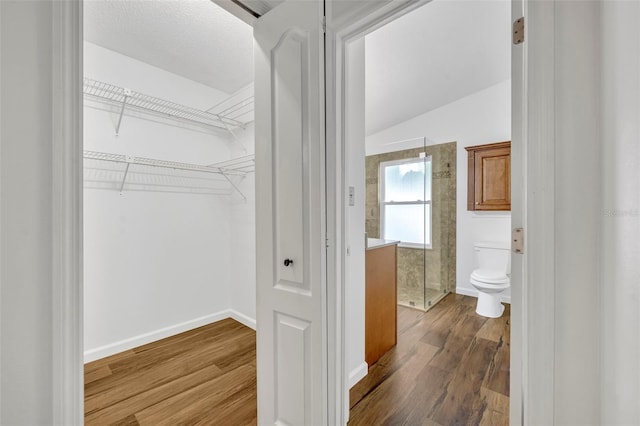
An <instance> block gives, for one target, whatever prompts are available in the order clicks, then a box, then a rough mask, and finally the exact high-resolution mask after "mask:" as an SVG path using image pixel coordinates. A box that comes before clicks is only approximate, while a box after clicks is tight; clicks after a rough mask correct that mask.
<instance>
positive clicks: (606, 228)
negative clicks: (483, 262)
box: [583, 1, 640, 425]
mask: <svg viewBox="0 0 640 426" xmlns="http://www.w3.org/2000/svg"><path fill="white" fill-rule="evenodd" d="M602 13H603V15H602V21H601V22H602V52H603V56H602V58H601V61H600V63H601V64H602V80H603V84H602V86H601V90H602V92H601V96H602V107H601V108H602V109H601V111H602V114H603V121H602V136H601V144H600V147H599V148H600V154H601V156H600V157H599V158H598V160H599V161H602V172H603V175H602V194H603V198H602V205H601V207H602V209H603V210H602V211H601V212H598V214H600V215H602V219H601V222H602V249H601V250H600V253H601V256H602V260H603V262H602V268H601V269H600V271H599V273H600V274H601V275H600V280H599V281H600V282H599V286H598V287H599V291H598V293H597V294H598V298H599V299H598V304H601V305H600V306H601V315H602V324H601V325H600V331H601V336H600V341H599V345H600V348H601V349H600V352H601V354H600V356H601V364H600V365H602V374H601V380H602V390H601V398H602V405H601V411H602V418H601V421H600V423H601V424H609V425H625V424H626V425H631V424H640V404H639V403H638V401H640V363H639V362H638V360H640V267H639V266H638V265H639V263H638V260H639V259H640V142H639V141H640V38H639V37H638V33H637V30H636V29H634V26H633V23H637V22H638V20H640V3H638V2H625V1H607V2H604V3H603V6H602ZM584 172H585V170H583V173H584ZM598 201H599V200H598Z"/></svg>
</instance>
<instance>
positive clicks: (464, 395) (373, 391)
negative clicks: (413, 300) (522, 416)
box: [349, 294, 510, 426]
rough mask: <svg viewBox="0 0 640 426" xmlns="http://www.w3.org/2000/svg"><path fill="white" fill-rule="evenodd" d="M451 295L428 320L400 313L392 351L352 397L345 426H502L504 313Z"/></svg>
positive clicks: (505, 410)
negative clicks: (493, 314)
mask: <svg viewBox="0 0 640 426" xmlns="http://www.w3.org/2000/svg"><path fill="white" fill-rule="evenodd" d="M475 304H476V299H475V298H472V297H468V296H461V295H456V294H451V295H449V296H447V297H446V298H444V299H443V300H442V301H441V302H440V303H438V304H437V305H436V306H434V307H433V308H432V309H431V310H430V311H428V312H424V313H423V312H420V311H417V310H413V309H410V308H404V307H401V306H399V307H398V345H397V346H396V347H395V348H394V349H392V350H391V351H389V352H387V353H386V354H385V355H384V356H383V357H382V358H380V360H378V362H377V363H375V364H374V365H373V366H371V367H370V368H369V374H368V375H367V376H366V377H365V378H364V379H362V380H361V381H360V382H359V383H358V384H357V385H356V386H354V387H353V388H352V389H351V392H350V398H351V414H350V420H349V426H357V425H491V426H498V425H508V424H509V345H510V343H509V335H510V329H509V323H510V321H509V316H510V310H509V305H506V309H505V314H504V315H503V316H502V317H501V318H497V319H490V318H484V317H481V316H479V315H477V314H476V313H475Z"/></svg>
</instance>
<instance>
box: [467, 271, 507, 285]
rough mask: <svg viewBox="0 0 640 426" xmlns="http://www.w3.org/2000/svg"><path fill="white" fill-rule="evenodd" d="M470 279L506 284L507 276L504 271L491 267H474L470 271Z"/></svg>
mask: <svg viewBox="0 0 640 426" xmlns="http://www.w3.org/2000/svg"><path fill="white" fill-rule="evenodd" d="M471 279H474V280H477V281H482V282H483V283H489V284H508V283H509V277H507V276H506V275H505V274H504V272H502V271H496V270H493V269H476V270H475V271H473V272H472V273H471Z"/></svg>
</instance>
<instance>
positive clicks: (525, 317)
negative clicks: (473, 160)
mask: <svg viewBox="0 0 640 426" xmlns="http://www.w3.org/2000/svg"><path fill="white" fill-rule="evenodd" d="M513 1H514V2H518V1H522V4H523V9H522V10H524V15H525V16H526V19H527V24H526V41H525V43H524V44H523V45H522V46H521V47H522V58H521V66H522V78H521V79H520V81H518V82H517V83H516V82H514V93H513V94H512V96H513V101H514V102H516V103H519V104H520V106H521V109H520V110H516V109H514V113H516V112H519V118H515V114H514V124H516V125H515V126H514V127H513V137H512V140H513V142H512V147H513V144H517V143H518V141H519V142H520V143H521V146H522V156H521V158H520V159H516V161H518V162H521V164H522V168H521V179H520V180H521V187H522V188H523V192H522V197H521V203H522V206H523V209H522V222H521V223H516V222H515V221H514V223H513V226H514V227H516V226H518V225H521V226H523V227H524V228H525V230H526V234H527V235H526V238H527V239H526V244H525V255H524V257H523V262H522V270H521V271H520V272H521V274H522V278H521V279H522V281H521V282H522V283H523V284H522V291H521V295H520V296H519V299H520V301H521V303H522V305H521V306H522V318H521V319H522V322H521V323H520V324H515V323H514V327H513V328H512V336H515V337H518V336H519V339H520V340H518V339H517V338H516V339H513V341H514V342H519V343H517V345H519V346H520V349H521V351H522V352H521V354H522V356H521V357H520V359H521V360H522V365H521V366H516V367H518V368H520V372H521V374H514V373H516V371H515V370H514V369H513V364H512V385H513V384H514V383H515V384H516V385H517V388H519V389H521V393H520V395H519V389H515V388H513V387H512V389H511V401H512V411H511V413H512V417H511V422H512V424H520V423H522V424H552V423H553V412H554V394H553V389H554V388H553V359H554V352H555V342H554V325H555V323H554V305H553V294H554V287H555V276H554V247H553V246H554V228H553V226H554V205H555V203H554V184H555V176H554V146H555V134H554V133H555V132H554V125H555V123H554V94H555V90H554V78H553V71H554V53H553V51H554V49H553V47H554V43H555V34H554V31H553V24H551V25H550V23H553V21H554V17H555V11H554V2H552V1H551V2H544V1H528V0H513ZM426 2H427V0H417V1H407V0H396V1H390V2H385V5H384V6H382V7H380V8H378V9H377V10H375V11H374V12H372V13H370V14H366V15H359V16H365V17H364V18H362V19H359V20H358V21H357V22H355V21H356V19H355V18H354V17H353V15H352V16H351V17H347V18H345V20H344V21H342V22H340V20H339V19H337V20H335V21H333V22H332V20H331V2H329V3H328V9H327V16H328V17H329V18H328V19H329V22H328V28H327V58H326V60H327V63H326V67H327V68H326V69H327V73H326V76H327V112H328V115H327V190H328V195H327V231H328V234H327V238H328V243H329V244H328V245H329V248H328V254H327V256H328V258H327V263H328V288H327V293H328V310H329V312H328V324H327V327H328V328H327V330H328V347H327V348H326V349H327V351H326V352H325V353H326V354H327V358H328V366H329V372H330V377H329V388H328V393H329V395H328V397H329V401H334V403H333V404H330V406H329V411H330V412H329V417H328V419H329V422H330V423H331V424H340V423H343V422H344V420H345V419H346V418H348V417H347V416H348V410H349V404H348V389H347V386H348V383H347V382H348V373H347V372H346V371H345V369H346V363H345V359H344V343H345V340H344V339H345V336H344V304H343V303H342V301H343V300H344V299H343V297H344V278H345V277H344V259H345V257H346V251H345V250H346V242H345V240H344V232H343V230H344V229H345V223H346V222H345V211H346V210H345V205H344V204H345V203H344V200H345V195H346V188H345V185H346V182H345V176H346V175H345V173H344V171H345V167H346V164H345V146H344V134H343V133H342V127H343V126H342V123H343V120H344V97H343V93H344V84H345V81H344V54H345V51H346V45H347V43H348V42H349V41H350V40H353V39H354V38H356V37H358V36H359V35H363V34H364V33H366V32H367V31H372V30H373V29H375V28H377V27H378V26H381V25H383V24H384V23H386V22H388V21H390V20H392V19H394V18H396V17H398V16H400V15H402V14H404V13H407V12H408V11H409V10H411V9H413V8H416V7H419V6H420V5H422V4H424V3H426ZM372 3H374V2H372ZM52 7H53V8H54V20H53V21H54V22H53V31H52V37H53V41H54V43H53V57H54V60H55V64H56V66H55V72H54V74H53V75H52V79H53V82H54V85H53V86H54V93H53V95H54V96H53V105H52V109H53V113H54V117H55V119H54V134H53V135H52V149H53V164H52V165H53V176H52V196H53V199H54V207H53V212H52V225H53V229H54V235H53V252H54V255H53V259H52V265H53V268H54V277H53V289H52V290H53V301H52V303H53V306H52V309H53V319H52V330H53V348H54V353H53V357H52V371H53V376H54V380H53V386H54V389H53V401H52V404H53V405H52V406H53V415H54V424H56V425H81V424H83V421H84V410H83V401H84V399H83V397H84V391H83V390H84V386H83V383H84V376H83V369H82V364H83V358H82V351H83V336H82V324H83V309H82V304H83V303H82V256H83V253H82V232H83V229H82V42H83V37H82V0H69V1H58V2H53V4H52ZM514 77H515V76H514ZM513 79H514V80H515V78H513ZM514 105H515V103H514ZM517 120H519V123H520V124H519V126H518V125H517V123H518V122H517ZM525 207H526V208H525ZM512 278H513V279H514V282H515V280H517V277H512ZM513 299H514V298H513V297H512V303H513V302H514V301H513ZM514 352H515V350H514V348H513V344H512V353H514ZM329 354H331V355H329ZM512 363H513V358H512ZM514 375H516V376H519V378H521V380H520V381H518V380H516V381H515V382H514V378H513V376H514ZM514 414H516V415H515V416H514ZM518 414H519V415H518Z"/></svg>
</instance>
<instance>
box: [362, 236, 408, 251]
mask: <svg viewBox="0 0 640 426" xmlns="http://www.w3.org/2000/svg"><path fill="white" fill-rule="evenodd" d="M399 243H400V241H398V240H383V239H380V238H367V247H366V249H367V250H373V249H377V248H380V247H386V246H392V245H395V244H399Z"/></svg>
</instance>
